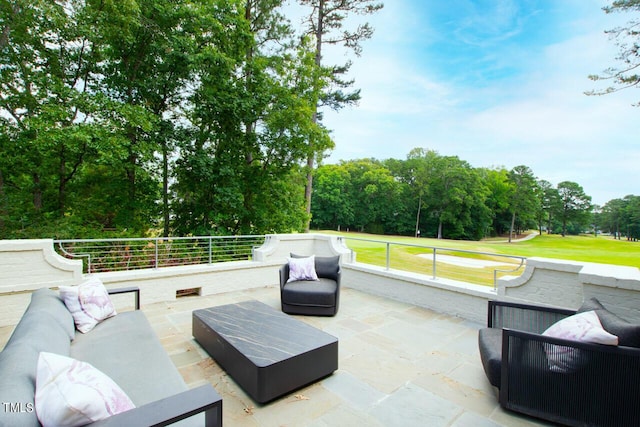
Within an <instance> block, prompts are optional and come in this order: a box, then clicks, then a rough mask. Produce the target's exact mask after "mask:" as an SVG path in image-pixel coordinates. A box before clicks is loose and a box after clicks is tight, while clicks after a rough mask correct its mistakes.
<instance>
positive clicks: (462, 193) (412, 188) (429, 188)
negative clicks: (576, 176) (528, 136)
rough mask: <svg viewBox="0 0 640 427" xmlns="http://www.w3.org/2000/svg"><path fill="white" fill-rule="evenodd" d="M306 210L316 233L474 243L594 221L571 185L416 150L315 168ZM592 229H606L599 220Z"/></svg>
mask: <svg viewBox="0 0 640 427" xmlns="http://www.w3.org/2000/svg"><path fill="white" fill-rule="evenodd" d="M313 206H314V209H313V217H312V225H313V226H314V228H318V229H339V230H347V229H348V230H353V231H366V232H372V233H380V234H382V233H387V234H404V235H412V234H414V235H418V234H419V235H420V236H423V237H435V238H448V239H470V240H477V239H480V238H483V237H487V236H493V235H503V234H507V233H508V234H509V235H512V234H513V233H519V232H521V231H524V230H528V229H532V228H538V229H539V230H540V232H541V233H542V230H546V231H547V232H549V233H552V232H553V233H562V234H577V233H581V232H588V231H590V230H591V229H592V227H593V221H594V217H593V216H592V215H591V211H592V205H591V198H590V197H589V196H587V195H586V194H585V193H584V191H583V189H582V187H581V186H580V185H579V184H577V183H574V182H569V181H565V182H562V183H560V184H558V185H557V187H553V186H552V185H551V184H550V183H549V182H547V181H544V180H539V179H537V178H536V177H535V176H534V174H533V171H532V170H531V169H530V168H529V167H527V166H524V165H520V166H516V167H514V168H513V169H511V170H506V169H504V168H495V169H486V168H472V167H471V166H470V165H469V164H468V163H467V162H465V161H464V160H461V159H459V158H458V157H456V156H441V155H439V154H438V153H437V152H435V151H433V150H425V149H422V148H416V149H414V150H412V151H411V152H410V153H409V155H408V156H407V159H406V160H397V159H389V160H385V161H378V160H375V159H362V160H354V161H343V162H341V163H340V164H338V165H326V166H320V167H319V168H318V171H317V175H316V184H315V186H314V192H313ZM629 209H630V210H633V208H629ZM638 214H640V211H638ZM602 220H603V221H604V216H603V217H602ZM625 224H627V222H625ZM598 227H599V229H600V230H601V231H604V230H605V229H606V231H609V230H610V227H609V226H608V225H607V224H605V222H602V223H601V224H599V225H598Z"/></svg>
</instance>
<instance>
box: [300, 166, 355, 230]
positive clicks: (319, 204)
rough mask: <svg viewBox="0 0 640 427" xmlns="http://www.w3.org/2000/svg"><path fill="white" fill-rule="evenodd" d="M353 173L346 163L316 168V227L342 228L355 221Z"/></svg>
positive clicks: (314, 202) (314, 223) (314, 224)
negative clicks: (352, 189)
mask: <svg viewBox="0 0 640 427" xmlns="http://www.w3.org/2000/svg"><path fill="white" fill-rule="evenodd" d="M350 186H351V175H350V174H349V171H348V170H347V168H346V167H345V166H344V165H323V166H319V167H318V169H317V170H316V176H315V185H314V186H313V217H312V220H311V221H312V224H313V226H314V228H318V229H322V228H327V229H333V230H336V229H337V230H341V229H345V228H347V227H348V226H350V225H351V224H353V223H354V220H355V216H354V206H353V197H352V196H353V195H352V194H350V193H349V189H350Z"/></svg>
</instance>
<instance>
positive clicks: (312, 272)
mask: <svg viewBox="0 0 640 427" xmlns="http://www.w3.org/2000/svg"><path fill="white" fill-rule="evenodd" d="M288 260H289V280H287V283H289V282H295V281H298V280H319V279H318V275H317V274H316V256H315V255H311V256H310V257H306V258H288Z"/></svg>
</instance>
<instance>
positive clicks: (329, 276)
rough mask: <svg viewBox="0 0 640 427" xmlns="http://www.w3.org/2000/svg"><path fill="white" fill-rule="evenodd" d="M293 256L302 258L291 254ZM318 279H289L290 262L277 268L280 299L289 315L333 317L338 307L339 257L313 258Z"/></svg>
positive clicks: (340, 272) (340, 271)
mask: <svg viewBox="0 0 640 427" xmlns="http://www.w3.org/2000/svg"><path fill="white" fill-rule="evenodd" d="M291 257H292V258H302V257H301V256H298V255H294V254H291ZM315 270H316V274H317V275H318V279H320V280H318V281H293V282H288V280H289V264H285V265H283V266H282V267H280V301H281V304H282V311H283V312H285V313H288V314H304V315H312V316H335V315H336V313H337V312H338V307H339V306H340V278H341V276H342V269H341V268H340V256H333V257H318V256H317V257H315Z"/></svg>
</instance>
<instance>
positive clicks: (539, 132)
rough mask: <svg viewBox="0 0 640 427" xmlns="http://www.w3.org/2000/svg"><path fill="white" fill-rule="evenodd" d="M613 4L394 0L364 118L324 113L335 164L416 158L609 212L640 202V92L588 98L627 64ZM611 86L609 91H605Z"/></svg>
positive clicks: (367, 61) (378, 41) (364, 89)
mask: <svg viewBox="0 0 640 427" xmlns="http://www.w3.org/2000/svg"><path fill="white" fill-rule="evenodd" d="M606 4H607V3H606V2H605V1H602V0H519V1H518V0H447V1H442V0H387V1H385V7H384V9H383V10H382V11H380V12H379V13H378V14H377V15H375V16H370V17H367V18H366V19H367V20H368V21H369V22H370V23H371V24H372V26H373V27H374V28H375V34H374V36H373V38H372V39H371V40H368V41H367V42H365V43H364V44H363V48H364V50H363V53H362V55H361V56H360V57H354V56H353V55H347V56H346V57H345V56H344V53H343V52H342V51H340V52H338V51H329V52H326V54H325V61H326V62H327V63H329V62H332V63H340V62H344V61H345V60H347V59H351V60H353V66H352V69H351V75H352V77H353V78H355V80H356V82H355V87H357V88H360V89H361V95H362V99H361V101H360V103H359V105H358V106H357V107H353V108H347V109H343V110H341V111H340V112H338V113H334V112H331V111H326V112H325V119H324V123H325V125H326V126H327V127H328V128H329V129H331V130H332V131H333V132H332V137H333V139H334V141H335V144H336V147H335V149H334V150H333V151H332V152H331V153H330V155H329V157H328V158H326V159H325V160H324V163H337V162H338V161H340V160H351V159H358V158H365V157H374V158H377V159H387V158H398V159H404V158H406V156H407V154H408V153H409V151H410V150H411V149H412V148H414V147H423V148H427V149H433V150H436V151H437V152H439V153H440V154H441V155H454V156H458V157H459V158H461V159H462V160H466V161H468V162H469V163H470V164H471V165H472V166H474V167H494V166H495V167H498V166H504V167H506V168H508V169H510V168H512V167H514V166H517V165H521V164H524V165H527V166H529V167H531V169H532V170H533V172H534V174H535V175H536V176H537V177H538V178H541V179H546V180H548V181H550V182H551V183H552V184H554V185H557V184H558V183H559V182H561V181H565V180H568V181H574V182H577V183H578V184H580V185H581V186H582V187H583V188H584V190H585V192H586V193H587V194H588V195H590V196H592V198H593V202H594V203H598V204H604V203H606V202H607V201H609V200H610V199H613V198H618V197H624V196H625V195H627V194H636V195H640V188H639V186H640V144H639V142H638V136H639V135H640V120H638V119H639V118H640V107H633V106H632V104H633V103H636V102H638V101H640V91H638V90H634V89H628V90H626V91H621V92H618V93H616V94H612V95H608V96H586V95H584V92H585V91H588V90H591V89H598V88H599V87H602V85H600V84H596V83H594V82H592V81H591V80H589V79H588V76H589V75H590V74H597V73H600V72H601V71H602V70H604V69H605V68H607V67H610V66H613V65H616V63H615V57H616V54H617V51H618V50H617V47H616V45H615V44H614V43H613V42H612V41H611V40H609V38H608V36H607V35H605V34H604V30H606V29H611V28H613V27H615V26H616V25H619V24H624V23H625V22H627V21H629V20H630V19H632V18H633V17H632V16H631V15H624V14H615V15H607V14H605V13H604V12H603V11H602V7H603V6H605V5H606ZM599 85H600V86H599Z"/></svg>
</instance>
